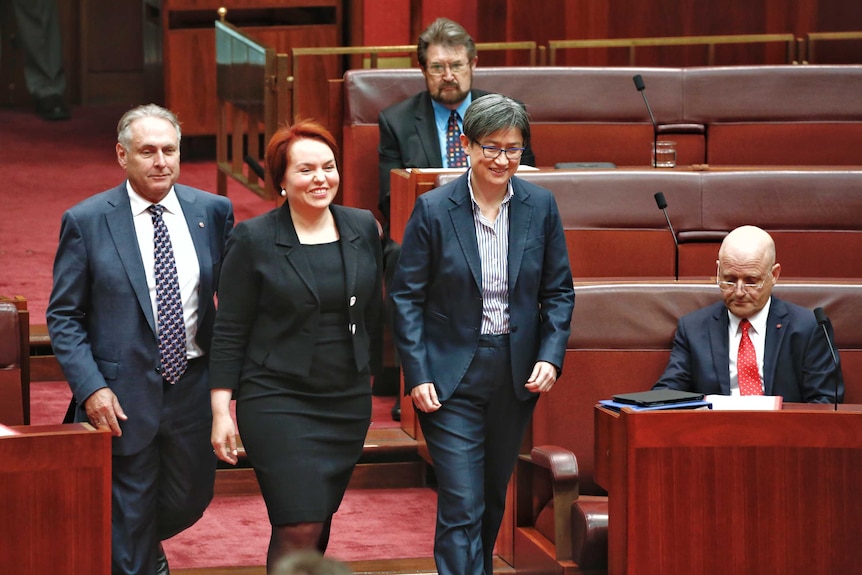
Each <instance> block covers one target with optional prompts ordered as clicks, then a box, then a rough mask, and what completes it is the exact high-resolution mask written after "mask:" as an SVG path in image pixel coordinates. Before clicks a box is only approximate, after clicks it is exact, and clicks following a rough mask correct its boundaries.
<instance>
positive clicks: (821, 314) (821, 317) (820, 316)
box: [814, 307, 840, 411]
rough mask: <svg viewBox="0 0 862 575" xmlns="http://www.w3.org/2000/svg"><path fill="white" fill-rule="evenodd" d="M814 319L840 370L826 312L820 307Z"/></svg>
mask: <svg viewBox="0 0 862 575" xmlns="http://www.w3.org/2000/svg"><path fill="white" fill-rule="evenodd" d="M814 319H816V320H817V324H818V325H819V326H820V327H821V328H822V329H823V335H824V336H825V337H826V344H827V345H828V346H829V351H830V353H832V363H833V364H834V365H835V367H836V368H838V365H839V363H840V361H839V359H838V353H837V352H836V351H835V346H834V345H832V338H831V337H829V330H828V329H826V324H827V323H829V318H828V317H826V312H825V311H823V308H822V307H818V308H817V309H815V310H814ZM835 411H838V376H837V374H836V376H835Z"/></svg>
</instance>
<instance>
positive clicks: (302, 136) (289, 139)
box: [264, 120, 338, 188]
mask: <svg viewBox="0 0 862 575" xmlns="http://www.w3.org/2000/svg"><path fill="white" fill-rule="evenodd" d="M298 140H318V141H320V142H323V143H324V144H326V145H327V146H329V149H330V150H332V154H333V156H336V157H337V156H338V145H336V143H335V138H333V137H332V134H330V133H329V130H327V129H326V128H325V127H323V125H321V124H319V123H318V122H315V121H314V120H301V121H299V122H297V123H295V124H294V125H292V126H284V127H282V128H279V129H278V131H277V132H276V133H275V134H273V135H272V138H271V139H270V140H269V144H267V146H266V156H265V158H264V160H265V162H266V169H267V170H269V175H270V177H271V178H272V183H273V185H274V186H275V187H276V188H280V187H281V182H282V180H284V174H285V172H287V153H288V152H289V151H290V147H291V146H292V145H293V144H294V143H295V142H296V141H298Z"/></svg>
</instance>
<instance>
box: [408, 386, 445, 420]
mask: <svg viewBox="0 0 862 575" xmlns="http://www.w3.org/2000/svg"><path fill="white" fill-rule="evenodd" d="M410 397H411V398H412V399H413V405H415V406H416V409H418V410H419V411H423V412H425V413H431V412H432V411H437V410H438V409H440V406H441V405H442V404H441V403H440V401H439V400H438V399H437V390H436V389H435V388H434V384H433V383H422V384H419V385H417V386H416V387H414V388H413V389H411V390H410Z"/></svg>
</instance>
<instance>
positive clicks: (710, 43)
mask: <svg viewBox="0 0 862 575" xmlns="http://www.w3.org/2000/svg"><path fill="white" fill-rule="evenodd" d="M769 43H782V44H785V45H786V55H787V58H786V61H787V63H788V64H794V63H796V38H795V37H794V36H793V34H744V35H730V36H679V37H667V38H618V39H604V40H551V41H549V42H548V64H549V65H551V66H554V65H556V63H557V52H558V51H560V50H570V49H580V50H585V49H607V48H625V49H627V50H628V65H629V66H635V65H637V49H638V48H645V47H674V46H681V47H688V46H703V47H704V48H705V50H706V65H707V66H714V65H715V48H716V46H719V45H726V44H739V45H742V44H769Z"/></svg>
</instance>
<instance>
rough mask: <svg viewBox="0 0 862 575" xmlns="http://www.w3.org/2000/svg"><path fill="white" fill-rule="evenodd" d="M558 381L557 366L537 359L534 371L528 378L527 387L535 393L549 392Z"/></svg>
mask: <svg viewBox="0 0 862 575" xmlns="http://www.w3.org/2000/svg"><path fill="white" fill-rule="evenodd" d="M556 381H557V367H556V366H555V365H554V364H553V363H548V362H547V361H537V362H536V365H534V366H533V373H531V374H530V379H528V380H527V383H526V385H524V387H526V388H527V389H528V390H529V391H532V392H533V393H547V392H549V391H551V388H552V387H554V383H556Z"/></svg>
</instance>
